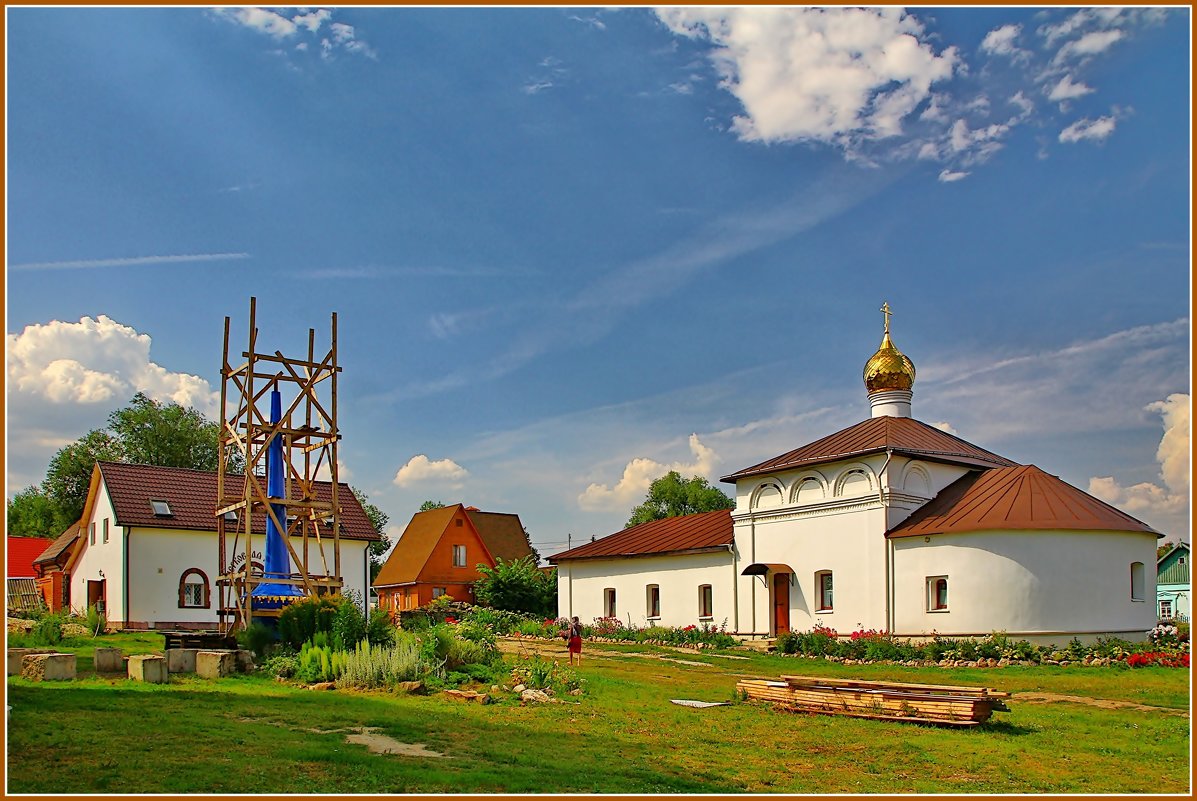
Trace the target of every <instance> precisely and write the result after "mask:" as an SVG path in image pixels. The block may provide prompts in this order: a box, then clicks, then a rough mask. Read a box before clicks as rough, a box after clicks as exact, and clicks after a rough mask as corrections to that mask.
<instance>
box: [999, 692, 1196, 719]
mask: <svg viewBox="0 0 1197 801" xmlns="http://www.w3.org/2000/svg"><path fill="white" fill-rule="evenodd" d="M1010 700H1011V701H1014V702H1017V703H1021V704H1056V703H1067V704H1084V705H1086V706H1095V707H1097V708H1099V709H1134V710H1135V711H1138V712H1163V713H1164V714H1166V715H1177V716H1179V717H1182V718H1187V717H1188V716H1189V711H1188V710H1187V709H1173V708H1171V707H1166V706H1146V705H1144V704H1136V703H1134V702H1132V701H1111V700H1109V699H1106V698H1088V697H1086V696H1083V695H1058V694H1056V693H1013V694H1012V695H1011V697H1010Z"/></svg>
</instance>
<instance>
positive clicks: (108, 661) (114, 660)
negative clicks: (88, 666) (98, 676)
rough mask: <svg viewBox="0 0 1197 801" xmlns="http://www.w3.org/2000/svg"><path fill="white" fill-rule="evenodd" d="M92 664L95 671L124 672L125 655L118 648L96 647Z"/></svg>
mask: <svg viewBox="0 0 1197 801" xmlns="http://www.w3.org/2000/svg"><path fill="white" fill-rule="evenodd" d="M92 666H93V667H94V668H95V671H96V673H124V672H125V655H124V654H123V653H122V652H121V649H120V648H97V649H96V653H95V658H94V659H93V660H92Z"/></svg>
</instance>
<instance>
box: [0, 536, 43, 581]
mask: <svg viewBox="0 0 1197 801" xmlns="http://www.w3.org/2000/svg"><path fill="white" fill-rule="evenodd" d="M53 542H54V540H51V539H47V538H44V537H9V538H8V547H7V548H6V549H5V555H4V564H5V565H6V567H7V573H6V575H7V576H8V578H33V577H34V576H36V575H37V574H36V573H34V572H33V560H34V559H37V558H38V557H39V556H41V555H42V551H44V550H46V549H47V548H49V547H50V545H51V544H53Z"/></svg>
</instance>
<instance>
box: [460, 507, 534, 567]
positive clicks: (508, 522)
mask: <svg viewBox="0 0 1197 801" xmlns="http://www.w3.org/2000/svg"><path fill="white" fill-rule="evenodd" d="M465 513H466V516H467V517H469V518H470V522H471V523H473V524H474V528H476V529H477V530H478V536H480V537H482V542H483V543H485V544H486V550H488V551H490V555H491V556H493V557H494V558H495V559H502V560H503V561H504V562H512V561H515V560H516V559H523V558H524V557H525V556H531V555H532V546H531V545H530V544H529V543H528V535H527V534H525V533H524V525H523V523H521V522H520V516H519V515H513V514H508V513H505V512H483V511H481V510H479V509H478V508H477V507H475V506H468V507H466V510H465Z"/></svg>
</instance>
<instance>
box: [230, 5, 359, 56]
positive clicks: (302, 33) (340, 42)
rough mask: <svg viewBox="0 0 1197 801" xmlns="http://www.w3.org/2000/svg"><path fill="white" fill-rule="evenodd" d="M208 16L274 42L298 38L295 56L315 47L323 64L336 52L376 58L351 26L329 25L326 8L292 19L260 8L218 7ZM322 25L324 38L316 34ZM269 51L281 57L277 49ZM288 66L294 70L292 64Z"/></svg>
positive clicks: (337, 23)
mask: <svg viewBox="0 0 1197 801" xmlns="http://www.w3.org/2000/svg"><path fill="white" fill-rule="evenodd" d="M212 13H213V14H214V15H215V16H216V17H217V18H220V19H224V20H227V21H229V22H234V23H237V24H238V25H241V26H243V27H246V28H250V29H252V30H255V31H257V32H258V33H262V34H266V35H268V36H270V37H271V38H273V39H275V40H279V41H281V40H283V39H294V38H299V39H301V41H299V42H298V43H297V44H296V45H295V47H294V49H293V50H294V52H297V53H304V52H307V51H308V50H309V43H310V44H318V45H319V46H320V48H319V53H320V57H321V58H322V59H324V60H326V61H327V60H331V59H332V58H334V57H335V56H336V53H337V52H338V51H344V52H347V53H353V54H355V55H360V56H364V57H365V58H369V59H377V58H378V53H377V52H375V50H374V49H373V48H372V47H370V45H368V44H367V43H366V42H364V41H363V40H361V39H360V38H358V36H357V31H356V30H355V29H354V27H353V26H352V25H349V24H347V23H344V22H333V21H332V18H333V12H332V11H331V10H330V9H327V8H320V9H316V10H314V11H306V12H305V13H299V14H296V15H294V16H292V17H286V16H284V15H282V14H280V13H278V12H275V11H270V10H268V9H264V8H218V9H215V10H213V12H212ZM325 23H328V25H327V28H328V35H321V33H320V31H321V29H322V28H323V27H325ZM305 37H306V38H305ZM271 52H275V53H278V54H279V55H285V53H284V52H283V51H281V50H276V51H271ZM314 52H315V51H314ZM291 66H292V67H294V65H293V64H292V65H291Z"/></svg>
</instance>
